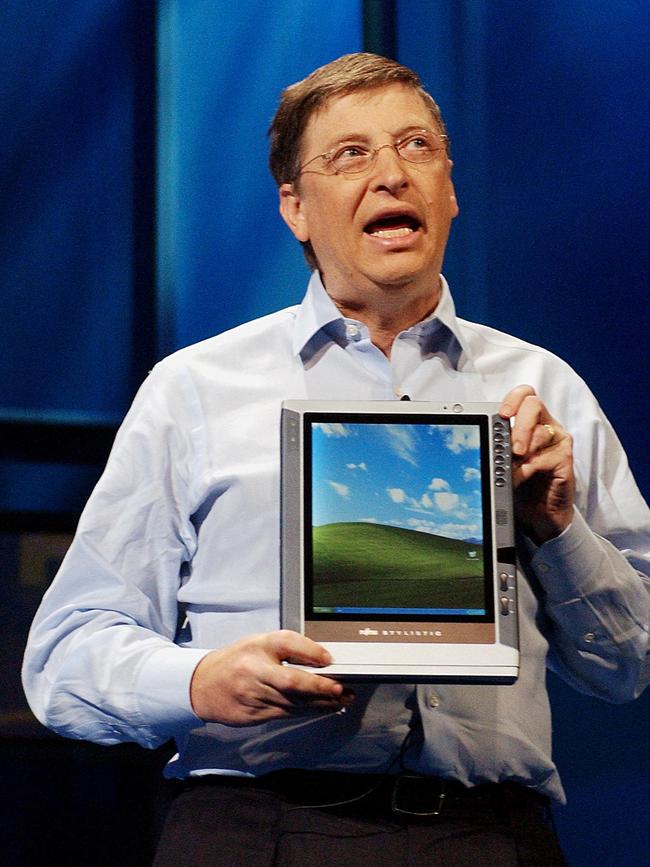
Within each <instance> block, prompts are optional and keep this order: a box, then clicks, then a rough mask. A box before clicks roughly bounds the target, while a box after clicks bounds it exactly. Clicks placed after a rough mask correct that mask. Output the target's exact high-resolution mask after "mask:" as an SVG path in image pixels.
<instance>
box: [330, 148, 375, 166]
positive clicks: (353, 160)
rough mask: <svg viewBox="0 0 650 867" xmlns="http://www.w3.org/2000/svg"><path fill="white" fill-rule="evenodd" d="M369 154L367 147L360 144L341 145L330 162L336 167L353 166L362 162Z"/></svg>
mask: <svg viewBox="0 0 650 867" xmlns="http://www.w3.org/2000/svg"><path fill="white" fill-rule="evenodd" d="M368 156H369V151H368V148H367V147H364V146H363V145H360V144H346V145H342V146H341V147H340V148H339V149H338V150H337V151H336V152H335V153H334V154H333V155H332V163H333V164H334V166H335V167H336V168H337V169H343V170H345V169H346V168H350V167H355V166H358V165H360V164H363V163H364V162H365V161H366V160H367V159H368Z"/></svg>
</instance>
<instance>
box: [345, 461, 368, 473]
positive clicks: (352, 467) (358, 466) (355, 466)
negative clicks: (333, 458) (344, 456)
mask: <svg viewBox="0 0 650 867" xmlns="http://www.w3.org/2000/svg"><path fill="white" fill-rule="evenodd" d="M345 466H346V468H347V469H348V470H363V471H364V472H368V467H367V466H366V465H365V463H363V462H361V463H360V464H346V465H345Z"/></svg>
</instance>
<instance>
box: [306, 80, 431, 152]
mask: <svg viewBox="0 0 650 867" xmlns="http://www.w3.org/2000/svg"><path fill="white" fill-rule="evenodd" d="M433 123H434V118H433V115H432V113H431V110H430V108H429V106H428V105H427V103H426V102H425V101H424V99H423V98H422V97H421V96H420V94H419V93H418V92H417V90H415V89H414V88H413V87H410V86H409V85H408V84H401V83H395V84H388V85H383V86H381V87H374V88H369V89H367V90H358V91H353V92H352V93H346V94H343V95H341V96H334V97H332V98H331V99H330V100H328V102H327V103H326V104H325V105H324V106H322V107H321V108H319V109H317V110H316V111H315V112H314V114H313V115H312V116H311V117H310V119H309V121H308V123H307V127H306V129H305V134H304V136H303V148H302V149H303V152H305V153H306V152H307V150H311V149H313V148H314V147H321V148H327V147H329V146H331V145H333V144H335V143H336V142H338V141H340V140H342V139H344V138H347V137H348V136H352V135H360V136H368V137H374V136H378V135H382V134H383V135H386V134H388V135H395V134H397V133H398V132H401V131H402V130H404V129H407V128H409V127H430V126H432V125H433Z"/></svg>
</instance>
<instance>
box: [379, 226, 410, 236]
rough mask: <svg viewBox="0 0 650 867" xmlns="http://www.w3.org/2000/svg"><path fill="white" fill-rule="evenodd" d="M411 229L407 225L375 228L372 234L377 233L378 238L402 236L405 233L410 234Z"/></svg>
mask: <svg viewBox="0 0 650 867" xmlns="http://www.w3.org/2000/svg"><path fill="white" fill-rule="evenodd" d="M412 232H413V229H410V228H409V227H408V226H403V227H402V228H401V229H376V230H375V231H374V232H373V233H372V234H373V235H378V236H379V237H380V238H403V237H404V236H405V235H410V234H412Z"/></svg>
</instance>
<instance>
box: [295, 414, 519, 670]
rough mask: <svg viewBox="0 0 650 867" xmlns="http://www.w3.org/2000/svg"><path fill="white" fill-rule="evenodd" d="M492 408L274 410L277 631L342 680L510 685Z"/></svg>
mask: <svg viewBox="0 0 650 867" xmlns="http://www.w3.org/2000/svg"><path fill="white" fill-rule="evenodd" d="M497 409H498V405H497V404H484V403H480V404H477V403H474V404H469V403H430V402H421V401H413V402H407V401H365V402H347V401H346V402H344V401H297V400H296V401H286V402H284V403H283V406H282V422H281V454H282V473H281V476H282V493H281V564H282V587H281V589H282V598H281V622H282V626H283V627H284V628H288V629H293V630H296V631H297V632H300V633H302V634H304V635H307V636H309V637H310V638H312V639H314V640H315V641H317V642H319V643H320V644H322V645H324V646H325V647H326V648H327V649H328V650H329V652H330V653H331V655H332V660H333V661H332V664H331V665H330V666H328V667H326V668H323V669H318V671H319V672H320V673H323V674H331V675H332V676H335V677H337V678H340V679H348V680H350V679H354V680H366V679H379V680H402V681H407V680H413V681H420V680H431V681H443V682H457V683H467V682H472V683H481V682H483V683H512V682H514V680H515V679H516V677H517V673H518V665H519V652H518V629H517V579H516V570H515V549H514V516H513V504H512V481H511V466H510V425H509V422H508V421H507V420H506V419H503V418H502V417H501V416H499V414H498V412H497Z"/></svg>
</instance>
